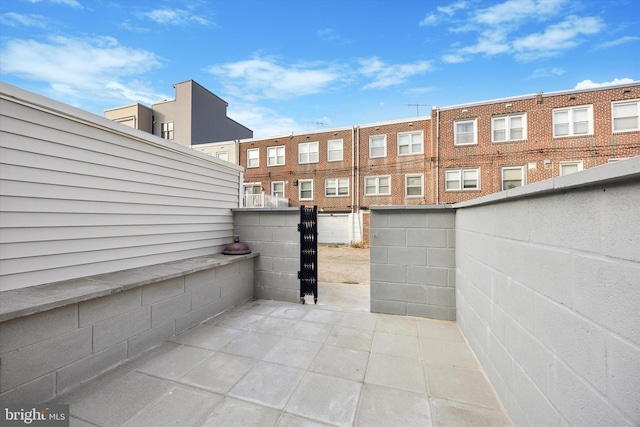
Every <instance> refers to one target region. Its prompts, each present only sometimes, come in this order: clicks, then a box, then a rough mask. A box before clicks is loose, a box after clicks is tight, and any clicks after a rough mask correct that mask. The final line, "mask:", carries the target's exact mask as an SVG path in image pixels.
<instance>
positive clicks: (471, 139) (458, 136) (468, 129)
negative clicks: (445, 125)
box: [453, 119, 478, 145]
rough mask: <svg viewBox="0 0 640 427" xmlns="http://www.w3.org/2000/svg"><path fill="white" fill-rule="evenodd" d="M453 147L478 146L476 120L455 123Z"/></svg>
mask: <svg viewBox="0 0 640 427" xmlns="http://www.w3.org/2000/svg"><path fill="white" fill-rule="evenodd" d="M453 132H454V141H453V145H471V144H477V143H478V142H477V138H476V120H475V119H474V120H460V121H457V122H454V123H453Z"/></svg>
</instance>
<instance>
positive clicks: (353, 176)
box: [351, 126, 356, 221]
mask: <svg viewBox="0 0 640 427" xmlns="http://www.w3.org/2000/svg"><path fill="white" fill-rule="evenodd" d="M355 134H356V127H355V126H353V127H352V128H351V221H353V212H354V210H355V205H354V203H355V202H354V200H355V196H356V195H355V192H356V169H355V164H356V159H355V157H354V154H355V151H356V145H355V144H356V141H355Z"/></svg>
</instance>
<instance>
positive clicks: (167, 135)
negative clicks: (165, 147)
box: [160, 122, 175, 141]
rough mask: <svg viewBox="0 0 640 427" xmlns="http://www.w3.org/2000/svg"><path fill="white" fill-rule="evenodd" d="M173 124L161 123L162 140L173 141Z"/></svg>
mask: <svg viewBox="0 0 640 427" xmlns="http://www.w3.org/2000/svg"><path fill="white" fill-rule="evenodd" d="M173 132H174V129H173V122H164V123H160V138H162V139H168V140H170V141H173V138H174V137H175V135H174V133H173Z"/></svg>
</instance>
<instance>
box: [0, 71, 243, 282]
mask: <svg viewBox="0 0 640 427" xmlns="http://www.w3.org/2000/svg"><path fill="white" fill-rule="evenodd" d="M241 171H242V169H241V168H240V167H237V166H234V165H230V164H229V163H227V162H222V161H218V160H217V159H214V158H212V157H210V156H206V155H204V154H200V153H196V152H194V151H192V150H190V149H188V148H185V147H181V146H178V145H177V144H174V143H171V142H168V141H163V140H161V139H160V138H158V137H154V136H152V135H149V134H146V133H144V132H141V131H137V130H134V129H130V128H127V127H126V126H123V125H120V124H117V123H114V122H111V121H109V120H107V119H104V118H101V117H98V116H95V115H93V114H90V113H87V112H85V111H81V110H78V109H75V108H72V107H70V106H67V105H65V104H61V103H58V102H55V101H52V100H50V99H47V98H44V97H41V96H38V95H35V94H33V93H30V92H26V91H24V90H21V89H18V88H16V87H13V86H11V85H7V84H4V83H2V84H1V85H0V291H2V290H8V289H15V288H22V287H27V286H33V285H38V284H43V283H49V282H54V281H59V280H66V279H72V278H77V277H82V276H87V275H94V274H99V273H103V272H110V271H117V270H122V269H127V268H133V267H139V266H143V265H151V264H157V263H162V262H167V261H173V260H178V259H185V258H190V257H196V256H203V255H207V254H212V253H218V252H220V251H221V250H222V248H223V247H224V245H226V244H227V243H229V242H230V241H231V240H232V234H233V217H232V213H231V208H236V207H238V199H239V188H240V182H241V181H242V180H241V179H240V174H241Z"/></svg>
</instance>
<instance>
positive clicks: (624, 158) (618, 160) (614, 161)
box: [607, 157, 630, 163]
mask: <svg viewBox="0 0 640 427" xmlns="http://www.w3.org/2000/svg"><path fill="white" fill-rule="evenodd" d="M627 159H630V157H612V158H611V159H609V160H607V163H616V162H620V161H622V160H627Z"/></svg>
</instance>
